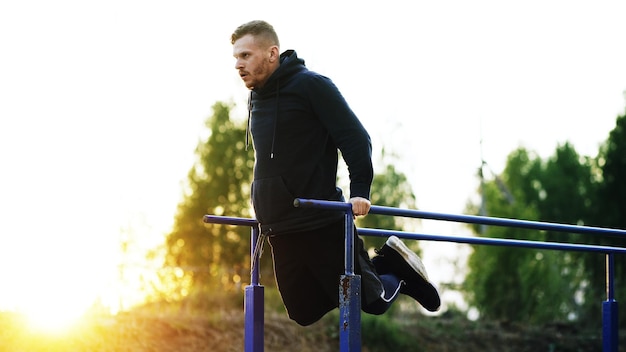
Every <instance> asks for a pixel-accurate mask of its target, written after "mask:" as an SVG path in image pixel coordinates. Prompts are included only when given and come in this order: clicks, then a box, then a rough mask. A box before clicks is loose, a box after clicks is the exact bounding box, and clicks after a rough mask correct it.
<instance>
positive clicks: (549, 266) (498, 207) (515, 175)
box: [465, 116, 626, 324]
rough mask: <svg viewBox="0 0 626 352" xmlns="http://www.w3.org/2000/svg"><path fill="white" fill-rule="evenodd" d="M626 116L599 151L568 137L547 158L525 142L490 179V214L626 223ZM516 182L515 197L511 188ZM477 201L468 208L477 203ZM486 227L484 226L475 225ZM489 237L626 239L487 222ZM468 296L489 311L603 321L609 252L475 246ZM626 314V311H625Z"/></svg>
mask: <svg viewBox="0 0 626 352" xmlns="http://www.w3.org/2000/svg"><path fill="white" fill-rule="evenodd" d="M624 155H626V117H624V116H620V117H618V119H617V124H616V128H615V129H614V130H613V131H612V132H611V133H610V135H609V138H608V140H607V142H606V144H605V146H604V147H603V148H602V149H601V151H600V153H599V155H598V157H597V158H595V159H594V158H590V157H583V156H581V155H579V154H578V153H577V152H576V150H575V149H574V147H573V146H572V145H571V144H569V143H565V144H563V145H560V146H558V147H557V148H556V151H555V153H554V155H553V156H551V157H549V158H548V159H547V160H542V159H541V158H539V157H537V156H535V155H533V154H532V153H530V152H528V151H527V150H525V149H524V148H519V149H517V150H515V151H513V152H512V153H511V154H510V155H509V157H508V159H507V165H506V168H505V170H504V171H503V173H502V174H501V175H499V176H498V177H497V178H496V179H494V180H491V181H485V182H484V184H483V187H484V189H483V192H484V193H483V194H484V201H485V202H486V207H485V209H486V210H487V214H486V215H489V216H497V217H506V218H516V219H526V220H537V221H546V222H557V223H565V224H577V225H594V226H603V227H615V228H622V229H624V228H626V220H624V219H626V217H625V216H624V214H626V182H624V180H626V158H625V157H624ZM503 187H505V188H506V190H507V191H508V190H510V193H511V194H512V196H513V199H514V202H511V197H507V195H506V192H504V191H503ZM478 208H479V206H478V205H476V204H470V206H469V207H468V209H474V210H475V209H478ZM473 228H474V230H475V232H476V233H480V229H479V227H478V226H474V227H473ZM482 235H483V236H488V237H502V238H514V239H530V240H537V241H557V242H574V243H594V244H606V245H614V246H621V247H624V246H625V245H626V238H615V237H605V236H592V235H581V234H571V233H562V232H546V231H532V230H520V229H512V228H497V227H491V228H487V231H486V232H484V233H482ZM468 264H469V267H470V274H469V275H468V277H467V280H466V287H465V288H466V290H467V296H468V299H469V301H470V303H471V304H473V305H474V306H476V307H477V308H478V309H479V310H480V312H481V314H482V316H484V317H489V318H496V319H509V320H518V321H521V320H524V321H531V322H533V321H534V322H546V321H551V320H566V319H578V320H580V321H584V322H588V323H590V324H599V318H600V314H599V306H600V302H601V301H602V300H604V299H606V297H603V295H602V292H603V291H604V287H605V283H604V280H605V277H606V276H605V264H604V256H603V255H601V254H596V253H580V252H565V251H553V250H552V251H550V250H534V249H519V248H510V247H487V246H479V247H476V248H475V250H474V252H473V253H472V255H471V256H470V258H469V263H468ZM625 267H626V263H625V262H624V258H621V257H618V258H616V281H617V282H616V284H617V287H616V291H617V292H624V291H625V290H626V283H624V282H622V281H621V280H620V278H621V277H623V274H624V269H625ZM622 317H623V315H622Z"/></svg>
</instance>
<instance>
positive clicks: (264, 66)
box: [233, 34, 275, 89]
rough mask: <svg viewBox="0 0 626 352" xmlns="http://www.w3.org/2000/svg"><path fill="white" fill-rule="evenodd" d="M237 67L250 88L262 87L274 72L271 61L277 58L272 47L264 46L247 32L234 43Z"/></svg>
mask: <svg viewBox="0 0 626 352" xmlns="http://www.w3.org/2000/svg"><path fill="white" fill-rule="evenodd" d="M233 56H234V57H235V60H236V62H235V69H236V70H237V71H239V76H240V77H241V79H242V80H243V83H245V85H246V87H248V88H249V89H253V88H260V87H262V86H263V85H264V84H265V82H266V81H267V79H268V78H269V77H270V75H271V74H272V72H274V70H273V67H272V65H271V62H272V61H273V60H275V58H273V54H272V47H270V48H262V47H260V46H259V45H258V44H257V43H256V41H255V38H254V36H252V35H251V34H246V35H244V36H243V37H241V38H239V39H238V40H237V41H235V43H234V44H233Z"/></svg>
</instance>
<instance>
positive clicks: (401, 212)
mask: <svg viewBox="0 0 626 352" xmlns="http://www.w3.org/2000/svg"><path fill="white" fill-rule="evenodd" d="M346 204H347V205H346ZM294 205H295V206H296V207H308V208H320V209H329V210H344V211H345V210H346V208H347V207H348V206H350V204H349V203H343V202H334V201H326V200H317V199H301V198H298V199H296V200H295V201H294ZM369 213H370V214H378V215H390V216H401V217H407V218H418V219H429V220H443V221H453V222H463V223H467V224H482V225H494V226H503V227H517V228H525V229H533V230H546V231H558V232H572V233H582V234H594V235H611V236H626V230H620V229H610V228H604V227H593V226H579V225H566V224H558V223H550V222H540V221H529V220H517V219H506V218H496V217H487V216H474V215H456V214H444V213H435V212H428V211H421V210H413V209H399V208H391V207H383V206H379V205H372V207H371V208H370V211H369Z"/></svg>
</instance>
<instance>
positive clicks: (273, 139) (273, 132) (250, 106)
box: [246, 81, 280, 159]
mask: <svg viewBox="0 0 626 352" xmlns="http://www.w3.org/2000/svg"><path fill="white" fill-rule="evenodd" d="M279 98H280V84H279V82H278V81H277V82H276V115H275V116H274V129H273V131H272V148H271V150H270V159H274V145H275V144H276V129H277V126H278V105H279V104H278V102H279ZM251 120H252V91H250V95H249V96H248V123H247V125H246V151H247V150H248V145H249V144H250V133H251V131H250V124H251V122H250V121H251Z"/></svg>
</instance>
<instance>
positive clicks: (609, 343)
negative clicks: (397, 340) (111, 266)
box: [203, 199, 626, 352]
mask: <svg viewBox="0 0 626 352" xmlns="http://www.w3.org/2000/svg"><path fill="white" fill-rule="evenodd" d="M294 206H296V207H309V208H320V209H329V210H341V211H344V212H346V228H345V230H346V258H345V269H346V270H345V275H342V277H341V281H340V286H339V292H340V298H339V301H340V312H341V313H340V314H341V321H340V329H341V330H340V345H341V351H342V352H344V351H350V352H354V351H360V350H361V337H360V330H361V315H360V314H361V312H360V307H361V300H360V299H361V298H360V297H361V295H360V289H361V277H360V276H359V275H355V274H354V237H355V236H354V223H353V215H352V205H351V204H350V203H345V202H332V201H322V200H310V199H296V200H295V201H294ZM370 214H379V215H391V216H403V217H412V218H421V219H431V220H443V221H454V222H463V223H472V224H483V225H494V226H503V227H516V228H526V229H534V230H546V231H557V232H571V233H581V234H595V235H610V236H626V230H619V229H610V228H601V227H591V226H578V225H565V224H557V223H548V222H538V221H527V220H516V219H505V218H493V217H485V216H471V215H454V214H443V213H434V212H424V211H418V210H408V209H398V208H390V207H382V206H372V207H371V209H370ZM203 220H204V222H206V223H218V224H229V225H243V226H251V227H252V228H253V235H252V238H253V239H252V240H251V244H252V254H251V255H252V258H253V259H252V260H255V259H254V248H255V247H256V240H257V239H258V223H257V221H256V220H255V219H243V218H232V217H223V216H212V215H205V216H204V219H203ZM254 229H256V231H257V232H255V231H254ZM359 234H360V235H364V236H380V237H382V236H389V235H395V236H397V237H400V238H407V239H419V240H430V241H445V242H457V243H467V244H476V245H492V246H510V247H523V248H538V249H550V250H566V251H580V252H596V253H605V254H606V285H607V286H606V291H607V300H606V301H604V302H603V304H602V316H603V322H602V334H603V351H604V352H617V351H618V329H619V326H618V303H617V301H616V300H615V292H614V291H615V288H614V276H615V272H614V271H615V269H614V254H626V248H619V247H609V246H598V245H583V244H573V243H558V242H540V241H528V240H514V239H502V238H486V237H459V236H441V235H430V234H419V233H408V232H403V231H393V230H380V229H359ZM257 260H258V259H257ZM257 269H258V268H257ZM255 275H257V276H256V279H255ZM251 281H252V285H251V286H248V287H246V342H245V347H246V349H245V351H246V352H260V351H263V287H262V286H260V285H258V272H257V273H256V274H255V273H254V270H253V271H252V272H251ZM248 312H250V313H248ZM249 322H252V323H249ZM248 324H251V325H250V326H249V325H248ZM259 326H260V327H259Z"/></svg>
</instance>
